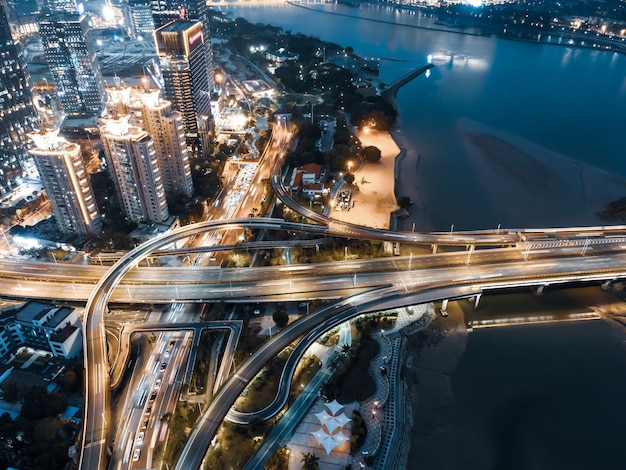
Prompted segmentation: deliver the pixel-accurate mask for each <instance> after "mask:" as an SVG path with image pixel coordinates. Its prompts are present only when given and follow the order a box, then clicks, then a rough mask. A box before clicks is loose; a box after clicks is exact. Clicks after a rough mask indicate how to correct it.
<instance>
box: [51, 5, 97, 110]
mask: <svg viewBox="0 0 626 470" xmlns="http://www.w3.org/2000/svg"><path fill="white" fill-rule="evenodd" d="M89 21H90V20H89V18H88V17H87V16H85V15H83V16H80V17H79V16H78V15H67V14H65V15H52V16H49V17H46V18H44V19H43V20H42V21H41V22H40V23H39V34H40V35H41V42H42V44H43V48H44V53H45V56H46V60H47V61H48V65H49V67H50V71H51V72H52V77H53V78H54V82H55V84H56V87H57V94H58V96H59V100H60V101H61V106H62V107H63V111H64V112H65V113H66V114H68V115H72V116H76V115H99V114H100V112H101V111H102V106H103V105H102V103H103V97H104V81H103V80H102V74H101V72H100V65H99V63H98V58H97V57H96V53H95V50H94V48H93V45H92V42H91V40H90V38H89V37H88V31H89V27H90V23H89Z"/></svg>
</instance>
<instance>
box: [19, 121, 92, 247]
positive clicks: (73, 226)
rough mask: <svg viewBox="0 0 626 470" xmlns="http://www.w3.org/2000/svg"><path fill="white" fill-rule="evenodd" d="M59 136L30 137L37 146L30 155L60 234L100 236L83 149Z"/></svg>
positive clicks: (31, 134)
mask: <svg viewBox="0 0 626 470" xmlns="http://www.w3.org/2000/svg"><path fill="white" fill-rule="evenodd" d="M58 133H59V132H58V131H47V132H46V131H44V132H34V133H30V134H29V137H30V138H31V139H32V141H33V142H34V143H35V146H34V147H33V148H32V149H30V150H29V152H30V154H31V155H32V156H33V159H34V160H35V164H36V165H37V170H38V171H39V176H40V177H41V184H42V185H43V187H44V189H45V190H46V194H47V195H48V199H49V200H50V206H51V207H52V214H54V218H55V220H56V223H57V225H58V227H59V230H61V232H64V233H75V234H79V235H86V234H88V233H99V232H100V231H101V229H102V222H101V220H100V217H99V214H98V206H97V204H96V200H95V198H94V195H93V190H92V188H91V183H90V182H89V175H88V173H87V170H86V168H85V164H84V163H83V159H82V156H81V150H80V146H79V145H78V144H75V143H71V142H67V141H66V140H64V139H62V138H59V136H58Z"/></svg>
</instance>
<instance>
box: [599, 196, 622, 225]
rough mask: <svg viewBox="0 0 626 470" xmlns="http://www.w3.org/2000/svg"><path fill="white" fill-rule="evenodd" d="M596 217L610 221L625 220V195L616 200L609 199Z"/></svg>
mask: <svg viewBox="0 0 626 470" xmlns="http://www.w3.org/2000/svg"><path fill="white" fill-rule="evenodd" d="M598 217H600V218H601V219H602V220H607V221H610V222H616V221H618V222H623V221H625V220H626V197H623V198H620V199H618V200H617V201H611V202H609V203H608V204H607V205H606V208H605V209H604V210H603V211H602V212H598Z"/></svg>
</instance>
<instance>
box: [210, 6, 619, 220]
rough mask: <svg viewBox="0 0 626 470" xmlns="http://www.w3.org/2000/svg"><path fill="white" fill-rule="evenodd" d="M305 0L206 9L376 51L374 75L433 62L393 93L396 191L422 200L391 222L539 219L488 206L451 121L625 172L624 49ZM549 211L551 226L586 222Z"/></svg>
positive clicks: (386, 78)
mask: <svg viewBox="0 0 626 470" xmlns="http://www.w3.org/2000/svg"><path fill="white" fill-rule="evenodd" d="M308 5H309V7H308V8H303V7H301V6H295V5H293V4H290V3H287V2H284V1H276V2H260V3H259V4H252V3H249V2H238V3H233V4H228V5H227V6H215V7H214V8H215V9H216V10H221V11H222V12H225V13H228V14H229V15H230V16H231V17H233V18H234V17H237V16H242V17H244V18H246V19H247V20H248V21H251V22H254V23H257V22H258V23H270V24H274V25H277V26H281V27H283V28H284V29H285V30H292V31H294V32H301V33H304V34H309V35H313V36H317V37H320V38H321V39H323V40H326V41H330V42H334V43H337V44H339V45H342V46H352V47H353V48H354V50H355V52H356V53H357V54H360V55H363V56H376V57H380V58H381V59H382V60H381V67H380V77H381V80H382V81H383V82H385V83H389V82H391V81H393V80H394V79H395V78H398V77H400V76H402V75H403V74H405V73H407V72H408V71H410V70H412V69H414V68H415V67H418V66H421V65H423V64H425V63H426V62H427V58H428V56H429V55H430V56H431V57H432V60H433V62H434V63H435V64H436V65H437V67H436V68H434V69H433V70H432V73H431V75H430V77H428V78H426V77H425V76H422V77H419V78H417V79H416V80H414V81H413V82H411V83H409V84H407V85H405V86H404V87H403V88H402V89H401V90H400V92H399V94H398V104H399V110H400V119H401V121H400V125H399V129H400V131H401V135H402V136H403V138H404V140H405V142H406V147H408V148H410V149H411V150H412V151H413V155H412V158H410V159H409V160H408V161H404V162H403V163H402V165H403V169H402V172H401V174H403V175H405V180H404V181H403V188H402V193H403V194H405V195H409V196H412V197H413V199H414V200H419V199H420V198H421V199H422V200H423V206H424V210H423V211H420V210H419V208H416V210H414V211H412V218H410V219H408V220H406V221H404V224H403V227H401V228H404V229H408V230H410V229H411V224H412V223H413V222H415V223H416V229H418V230H419V229H422V230H429V229H430V230H432V229H434V230H447V229H449V228H450V226H451V225H452V224H454V225H455V228H456V229H472V228H491V227H496V226H497V224H502V225H503V226H507V227H523V226H537V225H542V224H543V225H545V223H546V221H545V218H541V217H536V216H535V215H536V214H535V213H533V211H526V212H524V211H507V210H502V209H497V208H495V207H494V205H493V203H492V201H491V198H493V196H492V195H491V196H490V195H489V194H488V191H487V190H486V189H487V188H485V184H484V183H483V182H480V181H479V179H478V178H477V176H478V174H477V172H479V171H480V168H475V165H472V164H471V163H470V161H469V160H468V158H467V155H466V154H467V152H466V149H465V148H464V146H463V144H462V142H461V140H460V139H459V138H458V133H457V130H456V129H457V125H458V122H459V120H462V119H465V120H471V121H476V122H478V123H480V124H483V125H486V126H489V127H491V128H494V129H496V130H497V131H503V132H506V133H509V134H512V135H514V136H517V137H520V138H523V139H526V140H528V141H529V142H531V143H533V144H536V145H539V146H541V147H544V148H546V149H548V150H550V151H553V152H558V153H559V154H562V155H564V156H566V157H569V158H572V159H575V160H577V161H580V162H583V163H586V164H589V165H592V166H594V167H598V168H601V169H604V170H607V171H610V172H612V173H615V174H617V175H620V176H622V177H626V133H625V132H623V127H624V124H625V123H626V116H625V114H624V110H625V109H626V56H621V55H618V54H615V53H608V52H601V51H597V50H589V49H574V48H570V47H562V46H550V45H545V44H535V43H523V42H514V41H507V40H502V39H496V38H491V37H479V36H472V35H465V34H458V32H455V31H453V32H450V33H445V32H439V31H430V30H427V29H421V28H420V27H418V26H421V27H423V26H435V27H438V28H441V26H437V25H433V20H432V18H430V17H428V16H425V15H422V14H419V13H411V14H409V13H406V12H405V13H398V12H397V11H396V10H395V9H393V8H387V7H371V6H370V7H368V6H362V7H358V8H356V7H348V6H345V5H336V4H332V3H320V2H311V3H308ZM319 10H323V11H319ZM364 18H368V19H364ZM417 154H419V155H420V156H421V158H420V160H419V168H418V171H417V172H416V171H415V168H414V167H415V161H414V159H415V157H416V155H417ZM406 175H410V176H408V177H407V176H406ZM413 180H414V181H413ZM606 202H608V201H606ZM553 219H554V220H553ZM553 219H549V221H550V223H551V225H554V226H558V225H563V224H566V223H568V224H572V223H576V224H581V225H583V224H588V223H590V221H589V220H588V219H584V218H581V219H580V220H576V218H575V217H574V220H572V219H571V218H569V219H567V220H558V215H556V216H555V217H554V218H553ZM591 222H593V221H591Z"/></svg>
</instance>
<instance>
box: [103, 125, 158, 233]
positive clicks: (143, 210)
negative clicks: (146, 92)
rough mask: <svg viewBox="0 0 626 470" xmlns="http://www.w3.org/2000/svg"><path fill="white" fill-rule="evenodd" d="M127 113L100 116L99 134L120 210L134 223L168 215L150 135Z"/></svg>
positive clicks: (156, 219) (153, 220)
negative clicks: (108, 116) (120, 206)
mask: <svg viewBox="0 0 626 470" xmlns="http://www.w3.org/2000/svg"><path fill="white" fill-rule="evenodd" d="M129 121H130V116H129V115H126V116H123V117H120V118H106V119H100V136H101V138H102V143H103V144H104V152H105V155H106V159H107V163H108V166H109V168H110V170H111V171H112V173H113V182H114V183H115V188H116V190H117V194H118V197H119V198H120V200H121V201H122V207H123V209H124V212H125V213H126V215H127V216H128V218H130V219H131V220H133V221H135V222H140V221H151V222H164V221H165V220H166V219H167V218H168V217H169V212H168V209H167V200H166V198H165V190H164V187H163V179H162V178H161V171H160V169H159V164H158V160H157V156H156V151H155V148H154V142H153V140H152V137H150V135H149V134H148V133H147V132H146V131H144V130H142V129H141V128H139V127H136V126H133V125H131V124H130V122H129Z"/></svg>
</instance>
